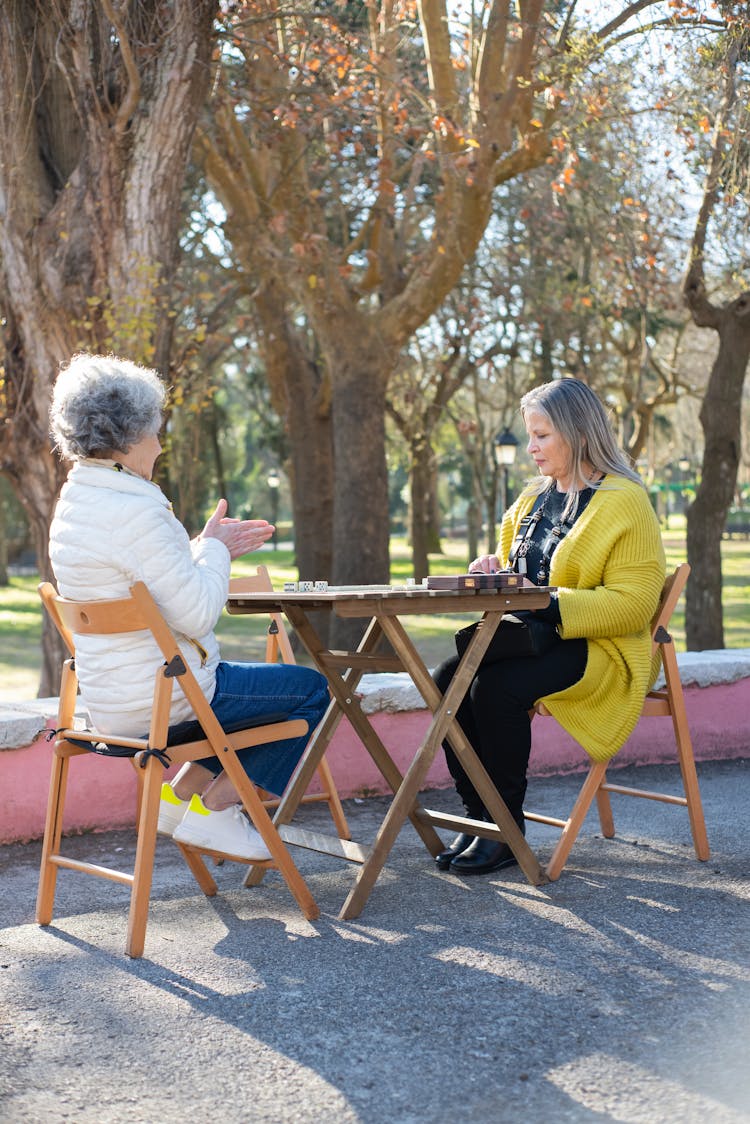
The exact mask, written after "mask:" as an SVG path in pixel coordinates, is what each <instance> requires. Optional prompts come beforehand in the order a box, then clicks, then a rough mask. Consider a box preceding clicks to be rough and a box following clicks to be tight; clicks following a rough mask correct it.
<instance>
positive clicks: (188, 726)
mask: <svg viewBox="0 0 750 1124" xmlns="http://www.w3.org/2000/svg"><path fill="white" fill-rule="evenodd" d="M287 718H288V715H287V714H284V713H282V712H279V713H278V714H264V715H263V716H262V717H259V718H243V719H240V720H238V721H237V722H225V723H224V725H223V726H222V729H223V731H224V733H225V734H237V733H239V732H240V730H253V729H255V728H256V727H258V726H270V725H272V724H273V723H275V722H286V720H287ZM80 732H81V733H83V732H84V731H80ZM86 732H87V733H89V732H90V733H92V734H93V733H94V731H93V730H91V731H86ZM205 736H206V735H205V732H204V730H203V727H202V726H201V724H200V722H196V721H195V720H194V719H190V720H188V721H187V722H176V723H175V724H174V726H170V727H169V730H168V731H167V746H166V748H169V747H170V746H172V745H188V744H189V743H190V742H198V741H203V739H204V738H205ZM65 740H66V741H68V742H70V743H71V745H76V746H78V747H79V748H80V749H87V750H90V752H91V753H99V754H101V756H102V757H135V755H136V753H141V752H143V750H142V748H141V747H139V746H132V745H118V744H117V743H116V742H112V743H110V742H105V741H98V742H91V741H88V740H87V739H84V738H71V737H67V738H66V739H65ZM139 740H143V741H144V742H147V741H148V734H140V735H139Z"/></svg>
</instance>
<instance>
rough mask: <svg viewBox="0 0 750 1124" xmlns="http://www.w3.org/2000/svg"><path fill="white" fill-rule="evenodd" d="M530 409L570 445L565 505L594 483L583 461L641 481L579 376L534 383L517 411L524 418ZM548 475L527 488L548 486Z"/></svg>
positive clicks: (538, 489) (534, 489) (598, 469)
mask: <svg viewBox="0 0 750 1124" xmlns="http://www.w3.org/2000/svg"><path fill="white" fill-rule="evenodd" d="M530 410H538V411H539V413H541V414H544V415H545V417H547V418H548V419H549V421H550V424H551V425H552V426H553V427H554V428H555V429H556V430H557V432H558V433H559V434H560V436H561V437H562V438H563V440H564V441H565V442H566V443H567V445H568V447H569V448H570V454H571V461H570V470H571V476H572V487H571V489H570V491H569V498H568V502H567V503H566V505H565V507H566V514H567V509H568V508H569V507H572V506H573V504H575V503H577V498H578V496H577V494H578V492H579V491H580V490H581V489H582V488H589V487H596V486H597V485H596V484H592V482H591V481H590V480H587V479H586V477H585V476H584V474H583V469H582V465H583V462H584V461H586V463H587V464H590V465H591V467H592V468H593V469H594V471H595V472H601V473H603V474H604V475H611V476H624V477H625V478H626V479H627V480H633V481H635V482H636V483H637V484H641V485H643V481H642V480H641V478H640V476H639V475H638V473H637V472H636V471H635V469H634V468H633V467H632V465H631V464H630V462H629V461H628V459H627V457H626V456H625V454H624V453H623V451H622V449H620V447H619V446H618V444H617V441H616V439H615V435H614V433H613V431H612V425H611V423H610V420H609V415H608V414H607V411H606V410H605V408H604V406H603V405H602V403H601V401H600V399H599V398H598V397H597V396H596V394H594V392H593V390H592V389H591V387H589V386H587V385H586V383H585V382H581V380H580V379H575V378H572V377H571V376H566V377H565V378H562V379H555V380H554V381H553V382H546V383H544V384H543V385H542V386H537V387H534V389H533V390H530V391H529V392H528V394H524V396H523V398H522V399H521V415H522V417H523V418H524V420H525V419H526V415H527V413H528V412H529V411H530ZM549 484H550V478H549V477H547V476H542V477H540V478H539V479H538V480H534V481H532V483H531V484H530V485H529V488H530V490H531V491H532V492H533V493H534V494H536V495H538V494H539V493H540V492H543V491H544V490H545V489H546V488H548V487H549Z"/></svg>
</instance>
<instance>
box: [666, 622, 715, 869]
mask: <svg viewBox="0 0 750 1124" xmlns="http://www.w3.org/2000/svg"><path fill="white" fill-rule="evenodd" d="M662 664H663V666H664V678H665V680H666V685H667V694H668V697H669V709H670V711H671V713H672V726H673V728H674V736H675V741H676V742H677V757H678V760H679V763H680V772H681V774H682V785H683V788H684V789H685V800H686V802H687V809H688V816H689V817H690V831H691V834H692V836H693V846H694V847H695V854H696V857H697V858H698V859H700V860H701V862H705V861H706V860H707V859H708V858H709V856H710V853H711V852H710V849H709V846H708V836H707V834H706V821H705V818H704V816H703V804H702V802H701V794H700V788H699V787H698V774H697V773H696V771H695V755H694V753H693V743H692V740H691V738H690V727H689V726H688V721H687V713H686V711H685V695H684V693H683V690H682V682H681V680H680V673H679V669H678V667H677V656H676V655H675V651H674V646H673V645H672V644H665V645H664V647H663V650H662Z"/></svg>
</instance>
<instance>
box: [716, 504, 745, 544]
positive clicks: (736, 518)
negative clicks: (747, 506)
mask: <svg viewBox="0 0 750 1124" xmlns="http://www.w3.org/2000/svg"><path fill="white" fill-rule="evenodd" d="M735 536H738V537H742V538H748V537H750V510H748V511H744V510H743V511H730V512H728V514H727V519H726V523H725V524H724V534H723V536H722V537H723V538H725V539H731V538H734V537H735Z"/></svg>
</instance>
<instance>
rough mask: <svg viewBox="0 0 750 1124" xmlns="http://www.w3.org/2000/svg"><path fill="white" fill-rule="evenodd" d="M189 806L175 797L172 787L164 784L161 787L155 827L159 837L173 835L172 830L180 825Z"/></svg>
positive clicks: (187, 801)
mask: <svg viewBox="0 0 750 1124" xmlns="http://www.w3.org/2000/svg"><path fill="white" fill-rule="evenodd" d="M189 804H190V801H189V800H180V798H179V796H175V793H174V789H173V788H172V786H171V785H170V784H167V782H166V781H165V782H164V784H163V785H162V786H161V801H160V803H159V822H158V823H157V825H156V830H157V832H158V833H159V835H170V836H171V835H173V834H174V829H175V828H176V827H178V826H179V825H180V824H181V823H182V817H183V816H184V815H185V812H187V810H188V805H189Z"/></svg>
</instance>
